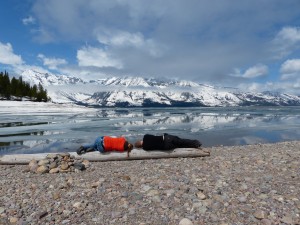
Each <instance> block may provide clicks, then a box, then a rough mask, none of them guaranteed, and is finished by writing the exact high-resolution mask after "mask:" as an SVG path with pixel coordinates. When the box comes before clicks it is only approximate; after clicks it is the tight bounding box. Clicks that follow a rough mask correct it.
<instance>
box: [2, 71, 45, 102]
mask: <svg viewBox="0 0 300 225" xmlns="http://www.w3.org/2000/svg"><path fill="white" fill-rule="evenodd" d="M11 96H15V97H18V98H22V97H29V98H30V99H31V100H34V101H39V102H40V101H44V102H47V101H50V98H49V97H48V96H47V90H46V89H44V87H43V86H42V85H41V83H39V85H38V86H37V85H33V86H32V87H31V86H30V84H29V83H27V82H25V81H23V79H22V77H19V79H16V78H15V77H13V78H12V79H11V80H10V78H9V75H8V73H7V72H6V71H5V72H4V73H3V72H0V97H1V98H5V99H11Z"/></svg>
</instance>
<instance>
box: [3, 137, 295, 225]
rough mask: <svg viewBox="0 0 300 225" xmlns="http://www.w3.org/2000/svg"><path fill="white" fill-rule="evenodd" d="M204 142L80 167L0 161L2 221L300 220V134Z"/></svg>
mask: <svg viewBox="0 0 300 225" xmlns="http://www.w3.org/2000/svg"><path fill="white" fill-rule="evenodd" d="M203 149H204V150H209V151H210V153H211V154H210V156H208V157H201V158H175V159H174V158H172V159H155V160H153V159H151V160H137V161H114V162H92V163H91V164H90V167H89V168H87V170H86V171H83V172H80V173H62V174H42V175H41V174H34V173H29V172H25V170H26V167H27V166H25V165H15V166H11V165H10V166H7V165H0V176H1V181H0V184H1V185H0V223H1V222H2V223H4V224H5V222H9V221H10V222H11V223H20V224H22V222H23V223H24V224H26V222H27V224H139V225H141V224H180V221H181V222H183V221H182V220H183V219H185V221H189V222H191V223H190V224H220V225H221V224H222V225H225V224H228V225H229V224H299V223H300V218H299V214H300V190H299V183H300V170H299V169H300V142H299V141H292V142H278V143H274V144H256V145H242V146H220V147H211V148H203ZM187 224H188V223H187Z"/></svg>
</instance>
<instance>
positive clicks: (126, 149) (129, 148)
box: [124, 141, 133, 151]
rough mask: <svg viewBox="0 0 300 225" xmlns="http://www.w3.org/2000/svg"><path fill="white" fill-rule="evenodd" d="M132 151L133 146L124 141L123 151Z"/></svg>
mask: <svg viewBox="0 0 300 225" xmlns="http://www.w3.org/2000/svg"><path fill="white" fill-rule="evenodd" d="M132 149H133V144H131V143H129V142H128V141H126V142H125V143H124V150H125V151H131V150H132Z"/></svg>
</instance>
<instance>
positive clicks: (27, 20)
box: [22, 16, 35, 25]
mask: <svg viewBox="0 0 300 225" xmlns="http://www.w3.org/2000/svg"><path fill="white" fill-rule="evenodd" d="M22 22H23V24H24V25H29V24H35V18H33V17H32V16H28V17H26V18H24V19H22Z"/></svg>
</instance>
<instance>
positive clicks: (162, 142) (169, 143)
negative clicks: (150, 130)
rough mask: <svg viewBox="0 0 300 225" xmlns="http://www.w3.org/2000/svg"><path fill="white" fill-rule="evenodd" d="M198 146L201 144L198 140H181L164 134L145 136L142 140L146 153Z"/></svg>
mask: <svg viewBox="0 0 300 225" xmlns="http://www.w3.org/2000/svg"><path fill="white" fill-rule="evenodd" d="M200 146H201V142H200V141H198V140H190V139H183V138H179V137H177V136H174V135H170V134H164V135H162V136H155V135H151V134H145V135H144V138H143V149H144V150H146V151H149V150H150V151H151V150H172V149H175V148H198V147H200Z"/></svg>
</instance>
